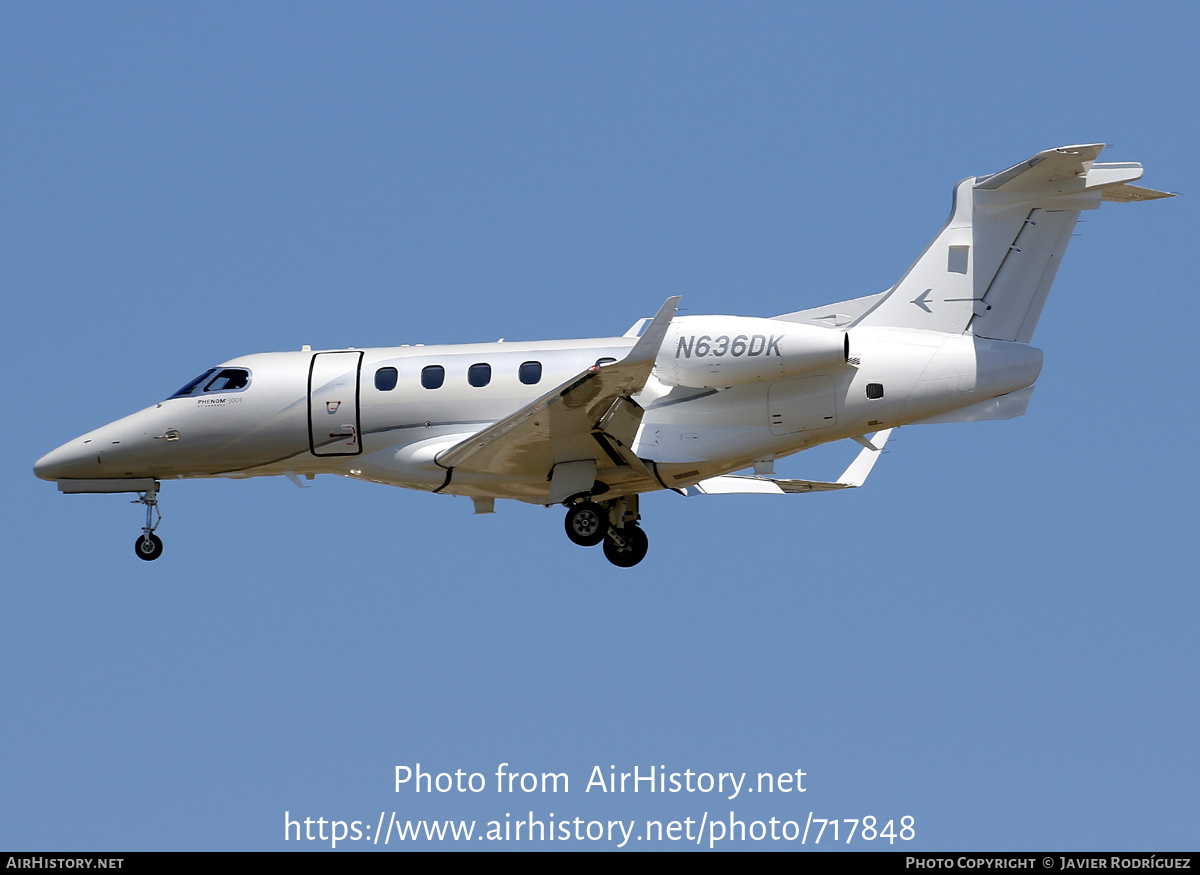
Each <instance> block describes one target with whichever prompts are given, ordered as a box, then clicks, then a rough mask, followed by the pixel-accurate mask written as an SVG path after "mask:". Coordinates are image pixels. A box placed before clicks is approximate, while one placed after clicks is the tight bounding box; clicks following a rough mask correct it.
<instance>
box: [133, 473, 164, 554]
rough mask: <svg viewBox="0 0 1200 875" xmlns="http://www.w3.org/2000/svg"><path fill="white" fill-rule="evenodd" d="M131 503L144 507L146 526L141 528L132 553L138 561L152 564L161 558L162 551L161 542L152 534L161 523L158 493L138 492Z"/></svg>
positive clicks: (150, 491) (149, 491)
mask: <svg viewBox="0 0 1200 875" xmlns="http://www.w3.org/2000/svg"><path fill="white" fill-rule="evenodd" d="M132 503H133V504H144V505H145V506H146V525H144V526H142V533H141V534H140V535H138V537H137V540H136V541H134V543H133V549H134V552H135V553H137V557H138V558H139V559H144V560H145V561H147V562H152V561H153V560H155V559H157V558H158V557H159V556H161V555H162V551H163V543H162V540H161V539H160V538H159V537H158V535H156V534H154V530H155V529H157V528H158V524H159V523H161V522H162V513H161V512H160V511H159V509H158V492H157V491H155V490H153V489H150V490H147V491H146V492H139V493H138V497H137V498H136V499H135V500H134V501H133V502H132Z"/></svg>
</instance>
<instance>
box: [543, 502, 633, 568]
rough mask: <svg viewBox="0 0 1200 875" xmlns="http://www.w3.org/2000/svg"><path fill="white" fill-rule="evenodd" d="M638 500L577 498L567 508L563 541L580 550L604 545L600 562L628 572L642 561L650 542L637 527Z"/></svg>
mask: <svg viewBox="0 0 1200 875" xmlns="http://www.w3.org/2000/svg"><path fill="white" fill-rule="evenodd" d="M639 518H640V514H639V513H638V497H637V496H636V495H627V496H623V497H621V498H615V499H612V500H610V501H605V502H603V503H601V502H595V501H592V500H591V497H590V496H579V497H578V498H576V499H575V500H574V503H573V504H568V505H567V517H566V520H565V521H564V522H565V524H566V529H567V537H568V538H570V539H571V540H572V541H574V542H575V543H576V544H578V545H579V546H581V547H595V546H596V545H597V544H600V543H603V544H604V558H606V559H607V560H608V561H609V562H611V563H612V564H613V565H616V566H617V567H618V568H632V567H633V566H634V565H637V564H638V563H639V562H641V561H642V560H643V559H645V558H646V552H647V551H648V550H649V549H650V539H649V538H647V537H646V533H645V532H643V531H642V529H641V527H640V526H639V525H638V524H637V521H638V519H639Z"/></svg>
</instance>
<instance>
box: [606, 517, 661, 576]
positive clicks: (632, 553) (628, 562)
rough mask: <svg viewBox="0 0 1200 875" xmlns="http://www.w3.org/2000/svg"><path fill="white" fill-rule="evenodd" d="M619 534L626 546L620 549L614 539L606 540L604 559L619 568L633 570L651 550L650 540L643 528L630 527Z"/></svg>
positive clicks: (621, 530)
mask: <svg viewBox="0 0 1200 875" xmlns="http://www.w3.org/2000/svg"><path fill="white" fill-rule="evenodd" d="M618 532H619V533H620V534H621V536H622V537H623V538H624V539H625V546H624V547H618V546H617V542H616V541H614V540H613V539H612V538H605V539H604V558H605V559H607V560H608V561H609V562H611V563H612V564H613V565H615V566H617V567H618V568H632V567H633V566H635V565H637V564H638V563H639V562H641V561H642V560H643V559H645V558H646V553H647V552H648V551H649V550H650V539H649V538H647V537H646V533H645V532H643V531H642V530H641V527H639V526H636V525H628V526H626V527H625V528H623V529H618Z"/></svg>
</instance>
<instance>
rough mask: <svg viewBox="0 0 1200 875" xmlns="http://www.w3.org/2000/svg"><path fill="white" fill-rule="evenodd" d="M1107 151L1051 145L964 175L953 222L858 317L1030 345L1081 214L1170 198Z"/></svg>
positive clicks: (1137, 166) (1131, 165)
mask: <svg viewBox="0 0 1200 875" xmlns="http://www.w3.org/2000/svg"><path fill="white" fill-rule="evenodd" d="M1103 148H1104V145H1103V144H1102V143H1095V144H1091V145H1084V146H1063V147H1060V148H1058V149H1049V150H1047V151H1045V152H1040V153H1038V154H1037V155H1035V156H1034V157H1032V158H1030V159H1029V160H1028V161H1023V162H1022V163H1020V164H1018V165H1016V166H1015V167H1010V168H1009V169H1008V170H1004V171H1001V172H1000V173H994V174H992V175H991V176H985V177H982V178H977V179H976V178H971V179H965V180H963V181H962V182H960V183H959V184H958V185H957V186H955V189H954V204H953V207H952V208H951V211H950V220H949V221H948V222H947V223H946V227H944V228H943V229H942V231H941V233H939V234H938V236H937V237H935V238H934V240H933V242H932V243H930V244H929V246H927V247H926V248H925V251H924V252H922V253H921V256H920V257H919V258H918V259H917V260H916V262H915V263H914V264H913V265H912V267H910V268H909V269H908V271H907V272H906V273H905V274H904V276H903V277H901V279H900V282H898V283H897V284H896V285H895V286H894V287H893V288H892V289H891V290H890V291H889V292H888V293H887V294H886V295H884V297H883V298H882V299H881V300H880V301H879V303H877V304H876V305H875V306H874V307H873V308H872V309H871V310H870V311H868V312H867V313H865V314H864V315H863V316H861V317H860V318H859V319H858V320H857V322H856V323H855V324H856V325H886V326H895V327H900V328H922V329H927V330H930V331H941V332H946V333H950V334H961V333H963V332H964V331H970V332H971V333H973V334H976V335H978V336H981V337H988V338H992V339H993V340H1014V341H1019V342H1021V343H1028V342H1029V341H1030V339H1031V338H1032V337H1033V330H1034V328H1035V327H1036V326H1037V321H1038V317H1039V316H1040V315H1041V313H1042V307H1043V305H1044V304H1045V302H1046V295H1047V294H1048V292H1049V291H1050V285H1051V283H1053V282H1054V276H1055V273H1056V272H1057V271H1058V265H1059V263H1060V262H1061V261H1062V257H1063V254H1064V253H1065V252H1066V249H1067V244H1068V243H1069V242H1070V240H1071V234H1072V232H1073V231H1074V229H1075V223H1076V221H1078V219H1079V213H1080V211H1081V210H1095V209H1099V208H1100V203H1101V201H1104V200H1108V201H1116V202H1130V201H1135V200H1152V199H1155V198H1160V197H1170V196H1171V195H1169V194H1167V193H1166V192H1160V191H1153V190H1151V189H1145V188H1140V187H1138V186H1133V185H1129V183H1130V182H1132V181H1133V180H1136V179H1140V178H1141V175H1142V165H1140V164H1137V163H1133V162H1123V163H1114V164H1097V163H1095V162H1096V158H1097V157H1098V156H1099V154H1100V151H1101V150H1102V149H1103Z"/></svg>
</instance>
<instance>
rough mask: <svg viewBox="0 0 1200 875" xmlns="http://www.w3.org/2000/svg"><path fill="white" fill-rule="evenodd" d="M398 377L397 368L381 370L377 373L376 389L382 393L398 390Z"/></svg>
mask: <svg viewBox="0 0 1200 875" xmlns="http://www.w3.org/2000/svg"><path fill="white" fill-rule="evenodd" d="M398 377H399V374H398V373H397V371H396V369H395V368H380V369H379V370H377V371H376V372H375V388H376V389H378V390H379V391H380V392H390V391H392V390H393V389H395V388H396V380H397V378H398Z"/></svg>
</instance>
